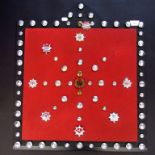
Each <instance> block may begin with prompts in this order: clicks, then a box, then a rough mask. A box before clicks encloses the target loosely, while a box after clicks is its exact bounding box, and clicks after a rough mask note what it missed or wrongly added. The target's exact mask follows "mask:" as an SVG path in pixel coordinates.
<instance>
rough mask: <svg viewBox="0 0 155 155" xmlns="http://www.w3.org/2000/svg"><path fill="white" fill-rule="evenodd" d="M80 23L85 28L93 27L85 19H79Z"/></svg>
mask: <svg viewBox="0 0 155 155" xmlns="http://www.w3.org/2000/svg"><path fill="white" fill-rule="evenodd" d="M78 25H79V26H80V27H82V28H83V29H84V30H88V29H90V28H91V23H90V22H88V21H84V22H82V21H79V23H78Z"/></svg>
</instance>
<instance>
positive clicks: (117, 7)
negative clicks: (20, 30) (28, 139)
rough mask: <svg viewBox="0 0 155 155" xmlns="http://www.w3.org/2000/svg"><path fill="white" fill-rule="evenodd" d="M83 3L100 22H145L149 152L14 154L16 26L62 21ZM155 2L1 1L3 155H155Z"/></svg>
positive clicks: (0, 141) (0, 134) (0, 145)
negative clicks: (36, 21) (29, 21)
mask: <svg viewBox="0 0 155 155" xmlns="http://www.w3.org/2000/svg"><path fill="white" fill-rule="evenodd" d="M79 2H83V3H84V4H85V5H87V6H88V7H89V8H90V9H91V10H92V12H94V13H95V14H97V15H98V16H99V18H101V19H106V20H119V21H126V20H130V19H140V20H142V21H144V24H145V27H144V29H143V30H144V42H145V46H144V48H145V51H146V53H147V54H146V59H147V65H146V71H145V75H147V79H146V86H147V87H146V96H147V111H148V115H147V121H148V123H147V131H148V134H147V138H148V151H147V152H144V153H140V152H139V153H108V152H83V151H80V152H79V151H77V152H75V151H69V152H63V151H62V152H61V151H58V152H54V151H13V150H12V144H13V136H14V135H13V109H14V94H15V75H16V70H15V68H16V30H17V27H16V22H17V20H18V19H24V20H25V19H50V20H51V21H52V20H55V19H60V17H62V16H64V15H67V12H69V11H73V12H74V10H73V9H72V8H75V7H77V4H78V3H79ZM154 16H155V1H153V0H81V1H79V0H25V1H24V0H5V1H4V0H1V1H0V17H1V18H0V155H52V154H54V155H62V154H68V155H73V154H80V155H84V154H89V155H94V154H98V155H101V154H107V155H111V154H115V155H118V154H127V155H131V154H132V155H134V154H136V155H141V154H142V155H154V154H155V133H154V132H155V121H154V118H155V117H154V116H155V102H154V101H155V99H154V96H155V82H154V81H155V69H154V66H155V37H154V36H155V25H154V24H155V17H154Z"/></svg>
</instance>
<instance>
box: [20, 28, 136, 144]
mask: <svg viewBox="0 0 155 155" xmlns="http://www.w3.org/2000/svg"><path fill="white" fill-rule="evenodd" d="M24 48H25V49H24V52H25V53H24V81H23V84H24V85H23V109H22V110H23V112H22V139H23V140H50V141H94V142H95V141H96V142H99V141H107V142H137V136H138V129H137V124H138V122H137V67H136V66H137V54H136V51H137V34H136V29H134V28H129V29H125V28H118V29H116V28H115V29H114V28H106V29H100V28H91V29H89V30H83V29H81V28H69V29H68V28H44V29H43V28H26V30H25V45H24ZM79 73H82V75H80V76H79V75H78V74H79Z"/></svg>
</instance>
